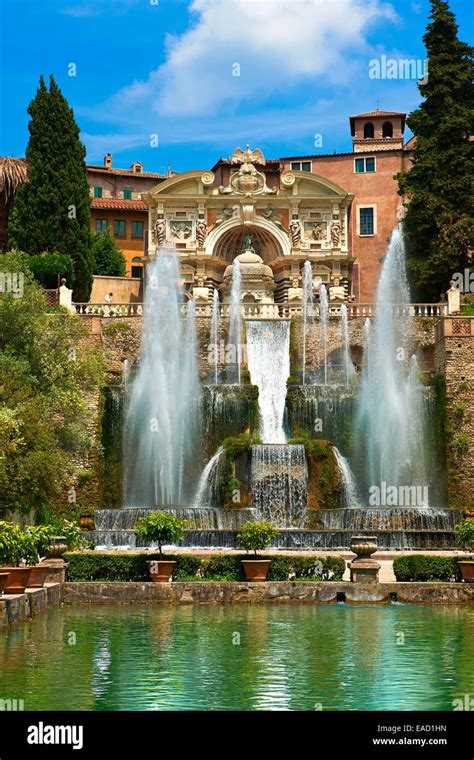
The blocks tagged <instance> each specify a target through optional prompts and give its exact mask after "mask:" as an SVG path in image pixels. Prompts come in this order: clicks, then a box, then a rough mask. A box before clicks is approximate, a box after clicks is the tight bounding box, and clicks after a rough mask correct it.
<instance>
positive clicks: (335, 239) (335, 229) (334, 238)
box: [331, 219, 341, 248]
mask: <svg viewBox="0 0 474 760" xmlns="http://www.w3.org/2000/svg"><path fill="white" fill-rule="evenodd" d="M331 242H332V244H333V247H334V248H340V247H341V223H340V222H339V221H338V220H337V219H336V220H335V221H333V222H332V224H331Z"/></svg>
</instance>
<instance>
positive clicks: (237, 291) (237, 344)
mask: <svg viewBox="0 0 474 760" xmlns="http://www.w3.org/2000/svg"><path fill="white" fill-rule="evenodd" d="M241 290H242V275H241V272H240V261H239V260H238V259H234V263H233V264H232V287H231V291H230V322H229V344H230V347H231V349H232V350H233V352H234V356H235V357H236V364H237V382H238V383H239V385H240V369H241V367H240V365H241V363H242V315H241V311H242V303H241Z"/></svg>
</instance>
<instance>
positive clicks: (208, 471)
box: [194, 446, 224, 507]
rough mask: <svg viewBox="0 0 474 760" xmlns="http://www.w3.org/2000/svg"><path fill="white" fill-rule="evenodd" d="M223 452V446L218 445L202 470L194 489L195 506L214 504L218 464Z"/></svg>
mask: <svg viewBox="0 0 474 760" xmlns="http://www.w3.org/2000/svg"><path fill="white" fill-rule="evenodd" d="M223 453H224V447H223V446H219V448H218V449H217V451H216V453H215V454H214V456H213V457H211V459H210V460H209V462H208V463H207V464H206V466H205V468H204V470H203V471H202V475H201V477H200V478H199V483H198V487H197V490H196V496H195V497H194V506H195V507H213V506H215V502H216V501H217V495H218V487H219V464H220V459H221V456H222V454H223Z"/></svg>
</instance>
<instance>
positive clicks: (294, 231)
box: [290, 219, 301, 248]
mask: <svg viewBox="0 0 474 760" xmlns="http://www.w3.org/2000/svg"><path fill="white" fill-rule="evenodd" d="M290 235H291V242H292V244H293V248H298V246H299V244H300V240H301V224H300V222H299V220H298V219H292V220H291V222H290Z"/></svg>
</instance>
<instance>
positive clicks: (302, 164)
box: [291, 161, 311, 172]
mask: <svg viewBox="0 0 474 760" xmlns="http://www.w3.org/2000/svg"><path fill="white" fill-rule="evenodd" d="M291 168H292V170H293V171H294V172H310V171H311V161H292V162H291Z"/></svg>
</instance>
